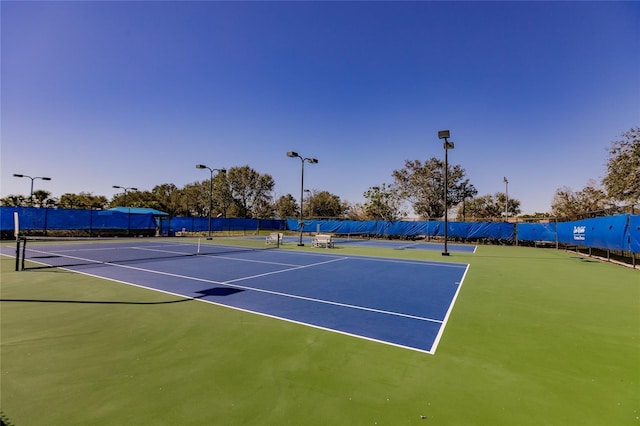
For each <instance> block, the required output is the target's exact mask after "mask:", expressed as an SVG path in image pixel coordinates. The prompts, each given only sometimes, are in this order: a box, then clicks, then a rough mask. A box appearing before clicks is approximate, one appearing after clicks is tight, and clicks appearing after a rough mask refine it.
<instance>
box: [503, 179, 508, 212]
mask: <svg viewBox="0 0 640 426" xmlns="http://www.w3.org/2000/svg"><path fill="white" fill-rule="evenodd" d="M504 193H505V196H506V199H507V200H506V202H505V203H504V217H505V220H506V221H507V222H509V181H508V180H507V178H506V177H505V178H504Z"/></svg>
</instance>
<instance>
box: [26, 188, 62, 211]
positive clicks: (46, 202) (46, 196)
mask: <svg viewBox="0 0 640 426" xmlns="http://www.w3.org/2000/svg"><path fill="white" fill-rule="evenodd" d="M50 197H51V193H50V192H49V191H45V190H44V189H38V190H36V191H33V198H32V200H31V202H32V203H33V206H38V207H53V206H55V205H56V200H55V199H53V198H50Z"/></svg>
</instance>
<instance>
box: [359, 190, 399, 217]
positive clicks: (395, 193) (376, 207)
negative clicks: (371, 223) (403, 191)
mask: <svg viewBox="0 0 640 426" xmlns="http://www.w3.org/2000/svg"><path fill="white" fill-rule="evenodd" d="M363 195H364V197H365V198H366V199H367V201H366V203H365V204H364V206H363V207H364V211H365V214H366V217H367V219H370V220H380V219H381V220H386V221H395V220H399V219H400V218H402V217H406V216H407V212H406V211H405V210H403V209H402V199H401V198H400V191H399V190H398V189H397V188H396V187H394V186H392V185H387V184H386V183H383V184H382V185H381V186H372V187H371V188H369V189H368V190H367V192H365V193H364V194H363Z"/></svg>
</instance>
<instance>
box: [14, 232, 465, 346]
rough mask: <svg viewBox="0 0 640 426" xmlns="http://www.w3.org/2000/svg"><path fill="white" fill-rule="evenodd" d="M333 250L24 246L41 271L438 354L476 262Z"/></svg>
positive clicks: (154, 244)
mask: <svg viewBox="0 0 640 426" xmlns="http://www.w3.org/2000/svg"><path fill="white" fill-rule="evenodd" d="M262 244H264V243H262ZM334 253H337V252H331V251H329V252H327V251H322V250H317V251H313V252H298V251H287V250H261V249H255V248H254V247H245V246H236V245H234V246H227V245H219V244H209V243H208V242H200V241H197V242H184V241H176V240H170V239H169V240H138V241H136V240H129V241H122V242H121V241H99V242H97V243H90V242H82V241H80V242H76V243H57V242H55V241H54V242H46V243H44V244H29V245H27V246H26V250H25V255H26V259H27V260H28V261H32V262H37V265H38V267H39V268H42V267H49V266H63V267H65V268H67V269H70V270H74V271H77V272H80V273H83V274H88V275H91V276H95V277H100V278H106V279H111V280H115V281H119V282H123V283H126V284H131V285H135V286H140V287H144V288H149V289H153V290H157V291H162V292H165V293H169V294H173V295H178V296H183V297H187V298H193V299H197V300H201V301H203V302H207V303H213V304H217V305H222V306H227V307H230V308H234V309H240V310H244V311H249V312H253V313H256V314H261V315H266V316H269V317H275V318H280V319H283V320H287V321H291V322H295V323H299V324H304V325H308V326H312V327H317V328H321V329H325V330H331V331H334V332H338V333H343V334H347V335H351V336H354V337H359V338H364V339H369V340H373V341H377V342H381V343H386V344H390V345H395V346H400V347H404V348H408V349H413V350H417V351H422V352H426V353H430V354H433V353H434V352H435V350H436V348H437V344H438V342H439V340H440V337H441V336H442V333H443V332H444V327H445V325H446V321H447V319H448V317H449V315H450V313H451V311H452V309H453V305H454V302H455V300H456V297H457V294H458V292H459V290H460V286H461V285H462V282H463V279H464V276H465V274H466V271H467V268H468V265H466V264H452V263H439V262H423V261H414V260H397V259H396V260H394V259H384V258H374V257H365V256H354V255H341V254H339V253H337V254H334ZM7 254H9V253H7ZM25 273H26V274H28V273H30V271H25Z"/></svg>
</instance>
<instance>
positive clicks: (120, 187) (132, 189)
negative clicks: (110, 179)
mask: <svg viewBox="0 0 640 426" xmlns="http://www.w3.org/2000/svg"><path fill="white" fill-rule="evenodd" d="M113 187H114V188H116V189H122V190H123V191H124V207H128V206H127V192H128V191H137V190H138V188H125V187H124V186H118V185H113ZM130 234H131V209H129V212H128V214H127V236H129V235H130Z"/></svg>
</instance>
